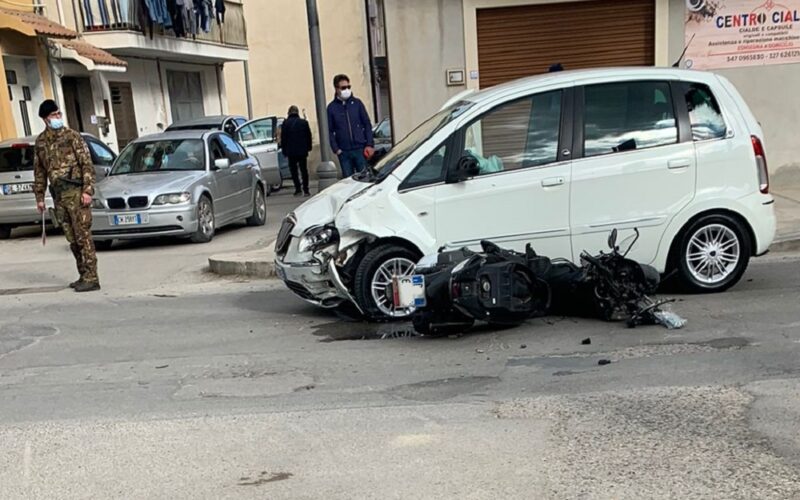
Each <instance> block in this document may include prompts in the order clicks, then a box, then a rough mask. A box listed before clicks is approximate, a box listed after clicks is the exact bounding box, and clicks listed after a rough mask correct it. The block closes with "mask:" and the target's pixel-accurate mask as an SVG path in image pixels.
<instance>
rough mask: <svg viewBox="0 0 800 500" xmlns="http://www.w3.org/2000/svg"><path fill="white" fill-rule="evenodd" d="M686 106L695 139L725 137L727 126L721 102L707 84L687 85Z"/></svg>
mask: <svg viewBox="0 0 800 500" xmlns="http://www.w3.org/2000/svg"><path fill="white" fill-rule="evenodd" d="M686 107H687V109H688V110H689V121H690V122H691V124H692V138H693V139H694V140H695V141H706V140H709V139H720V138H722V137H725V134H726V133H727V131H728V130H727V126H726V125H725V119H724V118H722V112H721V111H720V109H719V104H717V100H716V99H715V98H714V94H712V93H711V89H709V88H708V87H707V86H706V85H703V84H701V83H690V84H687V85H686Z"/></svg>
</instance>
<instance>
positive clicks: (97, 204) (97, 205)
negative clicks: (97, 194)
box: [92, 198, 106, 210]
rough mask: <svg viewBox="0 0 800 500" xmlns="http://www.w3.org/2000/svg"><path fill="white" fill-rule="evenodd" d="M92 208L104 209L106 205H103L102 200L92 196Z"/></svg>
mask: <svg viewBox="0 0 800 500" xmlns="http://www.w3.org/2000/svg"><path fill="white" fill-rule="evenodd" d="M92 208H93V209H96V210H104V209H105V208H106V206H105V205H103V202H102V201H100V200H98V199H97V198H92Z"/></svg>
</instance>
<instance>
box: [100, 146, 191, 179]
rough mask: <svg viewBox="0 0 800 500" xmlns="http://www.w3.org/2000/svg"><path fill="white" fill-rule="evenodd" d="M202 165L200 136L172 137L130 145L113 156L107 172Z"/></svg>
mask: <svg viewBox="0 0 800 500" xmlns="http://www.w3.org/2000/svg"><path fill="white" fill-rule="evenodd" d="M205 168H206V161H205V148H204V147H203V140H202V139H172V140H161V141H150V142H137V143H134V144H130V145H129V146H128V147H126V148H125V150H124V151H122V154H120V155H119V158H117V161H116V163H115V164H114V168H113V169H112V170H111V175H125V174H139V173H148V172H165V171H176V170H177V171H183V170H205Z"/></svg>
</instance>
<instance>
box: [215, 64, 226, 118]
mask: <svg viewBox="0 0 800 500" xmlns="http://www.w3.org/2000/svg"><path fill="white" fill-rule="evenodd" d="M214 69H215V70H216V73H217V96H218V97H219V114H221V115H224V114H225V105H224V103H223V101H224V99H223V98H222V76H221V73H222V64H215V65H214Z"/></svg>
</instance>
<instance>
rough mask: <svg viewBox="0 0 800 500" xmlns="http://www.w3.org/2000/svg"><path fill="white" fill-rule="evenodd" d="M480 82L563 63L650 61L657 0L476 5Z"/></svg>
mask: <svg viewBox="0 0 800 500" xmlns="http://www.w3.org/2000/svg"><path fill="white" fill-rule="evenodd" d="M477 25H478V26H477V27H478V65H479V68H478V69H479V71H480V84H481V87H482V88H485V87H491V86H492V85H497V84H498V83H502V82H506V81H509V80H513V79H515V78H521V77H525V76H530V75H536V74H540V73H546V72H547V70H548V68H549V67H550V65H551V64H555V63H561V64H562V65H563V66H564V69H583V68H595V67H603V66H605V67H608V66H652V65H653V64H654V62H655V40H654V39H655V0H591V1H585V2H568V3H557V4H545V5H526V6H522V7H502V8H490V9H478V11H477Z"/></svg>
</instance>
